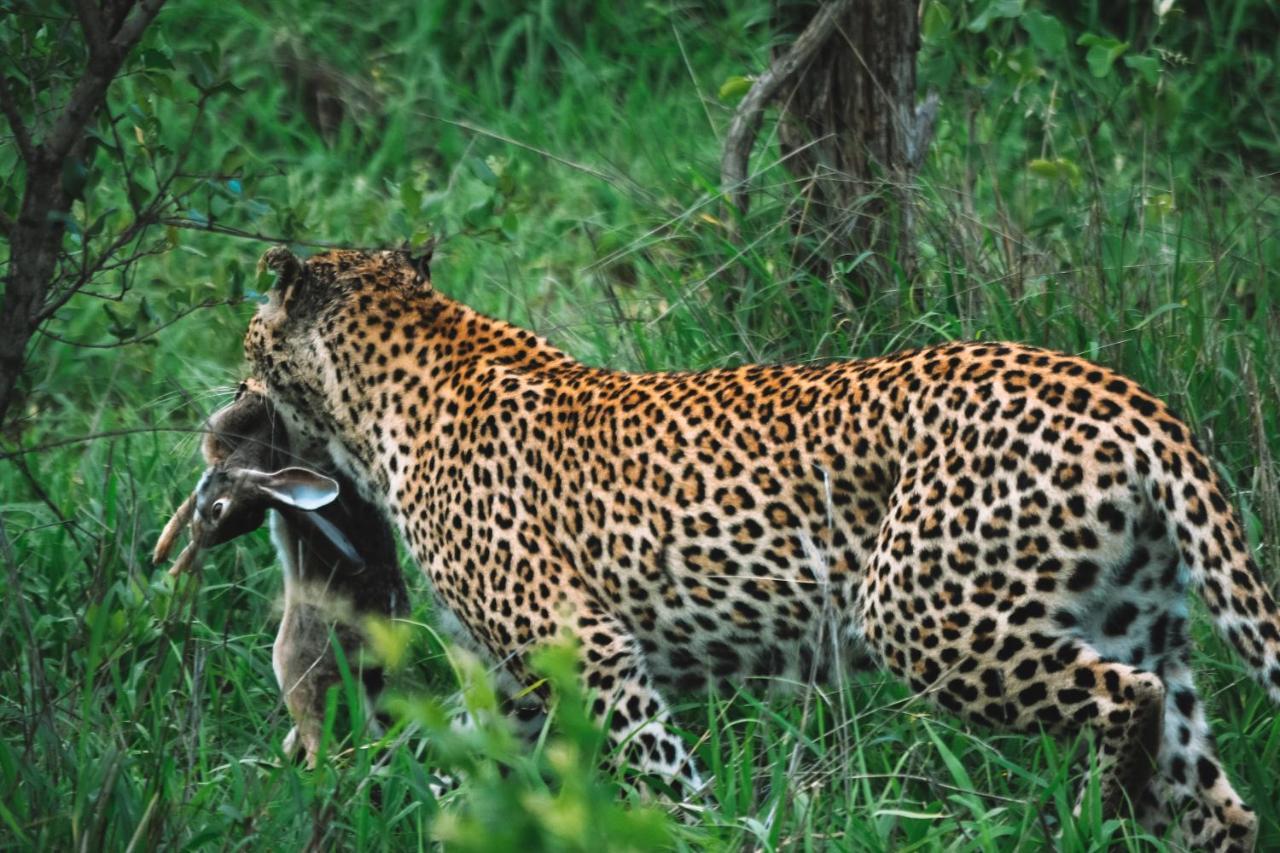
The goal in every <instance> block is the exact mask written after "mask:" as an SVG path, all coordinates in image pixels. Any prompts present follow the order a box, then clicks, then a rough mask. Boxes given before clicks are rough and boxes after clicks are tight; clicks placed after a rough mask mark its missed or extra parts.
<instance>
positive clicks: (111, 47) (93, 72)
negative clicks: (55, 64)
mask: <svg viewBox="0 0 1280 853" xmlns="http://www.w3.org/2000/svg"><path fill="white" fill-rule="evenodd" d="M164 3H165V0H140V2H139V3H138V5H137V6H135V7H134V9H133V11H131V12H130V13H129V17H128V18H126V19H125V21H124V23H123V24H121V25H120V29H119V30H117V31H116V34H115V36H113V37H112V38H111V40H110V41H107V42H104V43H103V45H102V48H101V49H100V50H98V51H97V52H91V53H90V56H89V65H88V67H87V68H85V72H84V76H82V77H81V78H80V80H79V81H78V82H77V83H76V85H75V88H74V89H73V90H72V91H71V97H70V98H69V99H68V100H67V105H66V107H64V108H63V110H62V113H61V114H60V115H59V116H58V118H57V121H55V122H54V125H53V129H52V130H51V131H49V136H48V139H47V140H46V141H45V144H44V146H42V147H43V148H44V149H45V150H44V154H45V156H46V157H48V158H49V159H50V160H52V161H54V162H61V161H62V159H63V158H64V157H66V156H67V154H68V153H69V152H70V151H71V147H72V146H73V145H75V143H76V141H77V140H79V139H80V136H81V133H82V132H83V131H84V128H85V126H86V125H88V123H89V121H90V119H92V118H93V115H94V113H96V112H97V111H98V109H99V108H100V107H101V106H102V103H103V98H104V97H105V95H106V92H107V87H108V86H110V85H111V81H112V80H114V79H115V77H116V74H117V73H118V72H119V70H120V66H121V65H123V64H124V60H125V57H126V56H128V55H129V51H130V50H132V49H133V47H134V45H136V44H137V43H138V40H139V39H140V38H142V34H143V33H144V32H146V29H147V27H148V26H150V24H151V22H152V21H153V20H155V17H156V15H157V14H159V12H160V8H161V7H162V6H164ZM86 35H87V33H86Z"/></svg>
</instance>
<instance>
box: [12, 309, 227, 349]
mask: <svg viewBox="0 0 1280 853" xmlns="http://www.w3.org/2000/svg"><path fill="white" fill-rule="evenodd" d="M242 301H243V300H241V299H237V298H234V297H227V298H226V299H204V300H201V301H200V302H197V303H196V304H194V305H188V306H187V307H186V308H184V309H182V310H181V311H179V312H178V313H177V314H174V315H173V316H172V317H170V318H169V319H168V320H165V321H164V322H163V323H161V324H160V325H158V326H155V327H153V328H151V329H148V330H147V331H145V332H143V333H142V334H140V335H134V336H133V337H130V338H125V339H123V340H119V341H115V342H113V343H109V344H95V343H89V342H88V341H75V340H71V339H70V338H64V337H62V336H61V335H56V334H54V333H53V332H51V331H49V330H48V329H44V328H41V329H37V331H38V332H39V333H40V334H41V335H43V336H44V337H46V338H49V339H51V340H55V341H57V342H58V343H60V344H66V345H67V346H73V347H80V348H81V349H117V348H119V347H127V346H129V345H130V344H138V343H142V342H143V341H146V340H150V339H151V338H154V337H155V336H156V335H158V334H160V333H161V332H163V331H164V330H165V329H167V328H169V327H170V326H172V325H173V324H174V323H177V322H178V321H179V320H182V319H184V318H186V317H189V316H190V315H192V314H194V313H196V312H197V311H203V310H204V309H206V308H218V307H220V306H223V305H236V304H239V303H240V302H242Z"/></svg>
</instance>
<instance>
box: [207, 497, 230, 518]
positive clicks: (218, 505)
mask: <svg viewBox="0 0 1280 853" xmlns="http://www.w3.org/2000/svg"><path fill="white" fill-rule="evenodd" d="M228 503H230V501H229V500H227V499H226V498H218V499H217V500H216V501H214V502H213V506H211V507H209V518H210V520H212V521H217V520H219V519H220V518H222V514H223V513H224V512H226V511H227V504H228Z"/></svg>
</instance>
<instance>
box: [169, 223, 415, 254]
mask: <svg viewBox="0 0 1280 853" xmlns="http://www.w3.org/2000/svg"><path fill="white" fill-rule="evenodd" d="M160 224H161V225H168V226H171V227H173V228H184V229H187V230H189V231H207V232H209V233H210V234H221V235H223V236H225V237H236V238H238V239H241V240H255V241H257V242H259V243H274V244H279V243H290V244H293V245H296V246H313V247H315V248H317V249H352V250H354V251H358V252H381V251H385V250H388V249H401V248H403V246H352V245H351V244H350V243H329V242H325V241H323V240H303V239H301V238H298V237H286V236H280V235H278V234H262V233H260V232H257V231H246V230H245V229H243V228H236V227H234V226H231V225H222V224H221V223H218V222H201V221H199V220H197V219H183V218H178V217H171V218H166V219H161V220H160Z"/></svg>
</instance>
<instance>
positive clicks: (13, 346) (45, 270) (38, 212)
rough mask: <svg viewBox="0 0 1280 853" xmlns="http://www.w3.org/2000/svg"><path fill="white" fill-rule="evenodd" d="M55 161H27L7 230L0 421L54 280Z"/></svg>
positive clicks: (61, 223)
mask: <svg viewBox="0 0 1280 853" xmlns="http://www.w3.org/2000/svg"><path fill="white" fill-rule="evenodd" d="M58 166H59V164H56V163H53V164H51V163H47V162H45V161H44V160H43V158H41V159H39V160H37V161H36V162H35V163H32V164H29V165H28V167H27V168H28V171H27V174H26V186H25V187H24V189H23V198H22V211H21V213H19V214H18V219H17V221H16V222H14V224H13V229H12V231H11V232H10V234H9V275H8V276H7V280H6V282H5V291H4V302H3V305H2V306H0V423H4V417H5V414H6V413H7V412H8V410H9V405H10V404H11V403H12V402H13V401H14V400H15V397H16V390H17V384H18V378H19V377H20V376H21V375H22V367H23V364H24V363H25V359H26V352H27V345H28V343H29V342H30V340H31V336H32V335H34V334H35V331H36V328H37V327H38V326H39V325H40V319H41V318H40V314H41V312H42V311H43V310H44V307H45V297H46V295H47V294H48V291H49V287H50V285H51V284H52V282H53V280H54V273H55V271H56V268H57V264H58V254H59V251H60V250H61V249H62V235H63V233H64V232H65V230H66V226H65V222H66V214H67V211H68V210H70V204H69V203H68V202H67V199H66V197H65V196H64V194H63V192H62V180H61V175H60V173H59V168H58Z"/></svg>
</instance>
